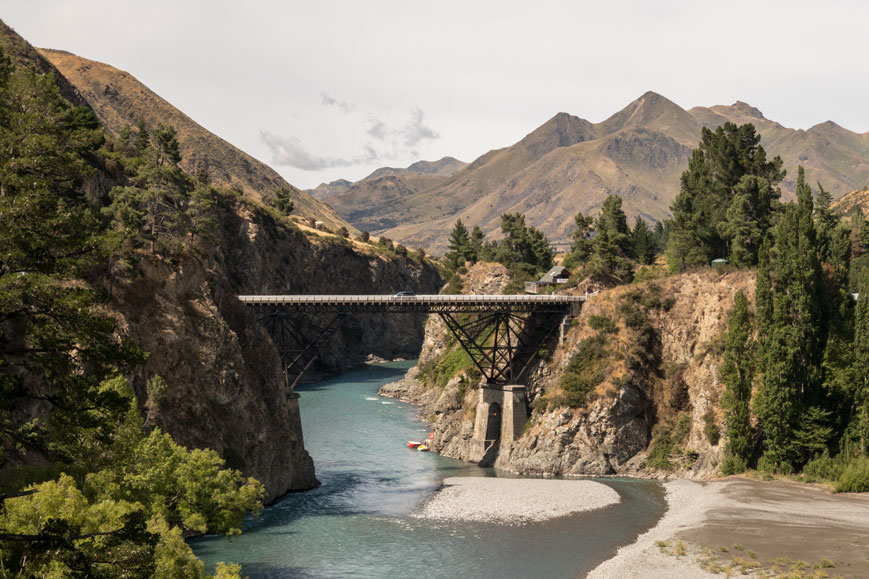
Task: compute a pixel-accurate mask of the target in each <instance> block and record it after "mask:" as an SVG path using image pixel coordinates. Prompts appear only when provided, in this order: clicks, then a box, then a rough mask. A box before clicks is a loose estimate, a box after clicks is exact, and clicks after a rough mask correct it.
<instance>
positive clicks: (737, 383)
mask: <svg viewBox="0 0 869 579" xmlns="http://www.w3.org/2000/svg"><path fill="white" fill-rule="evenodd" d="M752 331H753V329H752V323H751V317H750V314H749V311H748V300H747V299H746V297H745V294H744V293H742V290H740V291H738V292H737V293H736V297H735V298H734V302H733V311H732V312H731V314H730V320H729V321H728V326H727V343H726V346H725V349H724V363H723V364H722V366H721V381H722V382H723V383H724V395H723V397H722V399H721V406H722V407H723V408H724V409H725V424H726V432H727V444H726V446H725V449H724V452H725V458H724V463H723V465H722V472H723V473H724V474H734V473H736V472H741V471H743V470H745V467H746V465H747V464H748V461H749V460H750V458H751V452H752V445H751V424H750V420H749V419H750V417H749V414H750V412H749V408H750V402H751V386H752V381H753V379H754V341H753V339H752Z"/></svg>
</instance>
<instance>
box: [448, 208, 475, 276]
mask: <svg viewBox="0 0 869 579" xmlns="http://www.w3.org/2000/svg"><path fill="white" fill-rule="evenodd" d="M470 251H471V239H470V237H468V228H467V227H465V224H464V223H462V220H461V219H457V220H456V225H455V226H454V227H453V230H452V232H450V244H449V251H447V253H446V254H445V256H444V257H446V259H447V262H448V263H449V264H450V266H451V267H452V269H458V268H459V267H461V266H462V265H464V264H465V261H466V260H467V259H468V255H469V254H470Z"/></svg>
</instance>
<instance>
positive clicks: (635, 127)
mask: <svg viewBox="0 0 869 579" xmlns="http://www.w3.org/2000/svg"><path fill="white" fill-rule="evenodd" d="M727 121H731V122H734V123H737V124H743V123H749V122H750V123H753V124H754V125H755V126H756V127H757V128H758V131H759V132H760V133H761V135H762V141H761V143H762V145H763V146H764V148H765V149H766V150H767V153H768V154H769V155H770V156H773V155H780V156H781V157H782V160H783V161H784V165H785V168H786V169H787V171H788V177H787V178H786V179H785V181H784V182H783V183H782V189H783V193H784V196H785V197H786V198H788V197H792V195H793V190H794V186H795V182H794V180H795V177H796V173H797V166H798V165H802V166H803V167H805V169H806V176H807V178H808V180H809V182H810V183H812V184H814V183H815V182H818V181H820V182H821V184H823V185H824V187H825V188H826V189H827V190H828V191H830V192H831V193H832V194H833V196H834V197H840V196H842V195H844V194H845V193H847V192H848V191H852V190H854V189H856V188H858V187H862V186H863V185H865V184H866V182H869V134H857V133H854V132H851V131H848V130H847V129H844V128H842V127H840V126H838V125H836V124H835V123H832V122H826V123H821V124H819V125H817V126H815V127H812V128H810V129H808V130H794V129H789V128H787V127H784V126H782V125H780V124H779V123H776V122H774V121H771V120H768V119H766V118H765V117H764V116H763V114H762V113H761V112H760V111H759V110H758V109H756V108H754V107H751V106H749V105H748V104H746V103H742V102H737V103H735V104H733V105H731V106H714V107H709V108H707V107H696V108H693V109H690V110H687V111H686V110H684V109H682V108H681V107H680V106H678V105H677V104H675V103H673V102H671V101H670V100H668V99H666V98H664V97H662V96H661V95H658V94H655V93H653V92H647V93H646V94H644V95H642V96H641V97H640V98H638V99H637V100H635V101H634V102H632V103H630V104H629V105H628V106H627V107H625V108H624V109H622V110H621V111H619V112H617V113H616V114H614V115H612V116H611V117H610V118H608V119H606V120H605V121H603V122H601V123H597V124H593V123H590V122H588V121H586V120H584V119H581V118H579V117H575V116H572V115H568V114H566V113H559V114H557V115H555V116H554V117H553V118H552V119H550V120H549V121H547V122H546V123H544V124H543V125H542V126H540V127H539V128H537V129H536V130H534V131H533V132H531V133H530V134H529V135H527V136H526V137H525V138H523V139H522V140H521V141H519V142H518V143H515V144H514V145H511V146H509V147H506V148H503V149H497V150H493V151H490V152H488V153H486V154H485V155H483V156H481V157H480V158H479V159H477V160H476V161H474V162H473V163H471V164H470V165H469V166H467V167H465V168H464V169H462V170H460V171H459V172H457V173H456V174H455V175H454V176H452V177H450V178H448V179H444V180H443V181H442V182H441V183H434V184H432V183H421V184H420V186H418V187H416V186H413V185H411V184H410V183H408V182H407V181H403V182H402V183H401V187H399V189H400V191H396V190H395V189H394V188H392V187H385V186H383V184H377V185H376V186H375V184H373V183H369V184H366V186H365V187H366V189H365V194H364V195H363V194H357V195H354V194H352V192H353V189H354V187H356V185H355V184H354V185H353V186H351V187H349V188H347V189H345V190H344V191H343V192H342V193H341V194H340V195H337V196H335V197H332V198H331V199H330V202H331V203H333V205H334V206H335V207H336V209H337V210H338V211H339V213H341V214H342V215H343V216H344V217H346V218H348V219H349V220H350V221H351V223H353V224H354V225H357V226H360V227H363V228H367V229H371V230H372V231H375V232H377V233H384V234H385V235H387V236H388V237H390V238H393V239H397V240H400V241H402V242H403V243H405V244H409V245H422V246H426V247H427V248H428V249H430V250H431V251H434V252H436V253H439V252H442V251H444V249H445V247H446V242H447V238H448V235H449V231H450V229H451V228H452V225H453V223H454V222H455V220H456V219H458V218H461V219H462V221H464V222H465V223H466V224H468V225H480V227H482V228H483V230H484V231H485V232H487V233H496V232H497V231H498V229H499V225H500V215H501V214H502V213H505V212H517V211H518V212H521V213H524V214H525V215H526V216H527V218H528V221H529V222H530V223H531V224H532V225H534V226H536V227H539V228H541V229H542V230H543V231H544V232H545V233H546V234H547V235H548V236H549V237H550V239H552V240H553V241H567V239H568V237H569V235H570V233H571V231H572V229H573V216H574V215H575V214H576V213H577V211H582V212H584V213H595V212H596V211H597V210H598V209H599V208H600V206H601V204H602V202H603V200H604V199H605V198H606V196H607V195H609V194H617V195H620V196H621V197H622V198H623V199H624V209H625V212H626V213H627V214H628V215H629V216H630V217H636V216H643V217H645V218H647V219H652V220H661V219H664V218H666V217H668V216H669V207H670V204H671V203H672V201H673V199H674V198H675V196H676V195H677V194H678V191H679V177H680V175H681V173H682V171H683V170H684V169H685V167H686V166H687V163H688V158H689V156H690V151H691V149H692V148H694V147H696V146H697V143H698V142H699V140H700V133H701V129H702V128H703V127H704V126H708V127H715V126H718V125H720V124H722V123H724V122H727ZM360 193H361V192H360ZM496 234H497V233H496Z"/></svg>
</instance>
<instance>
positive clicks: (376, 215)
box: [309, 157, 468, 231]
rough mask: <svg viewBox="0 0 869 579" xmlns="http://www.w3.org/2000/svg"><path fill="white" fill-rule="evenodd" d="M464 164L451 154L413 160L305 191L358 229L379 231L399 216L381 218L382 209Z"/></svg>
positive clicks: (401, 201) (436, 183)
mask: <svg viewBox="0 0 869 579" xmlns="http://www.w3.org/2000/svg"><path fill="white" fill-rule="evenodd" d="M467 166H468V164H467V163H464V162H462V161H459V160H458V159H454V158H452V157H444V158H443V159H440V160H438V161H417V162H416V163H414V164H412V165H410V166H409V167H407V168H404V169H396V168H394V167H382V168H380V169H377V170H375V171H374V172H373V173H371V174H370V175H368V176H367V177H365V178H364V179H360V180H359V181H357V182H355V183H351V182H349V181H346V180H344V179H340V180H338V181H332V182H331V183H329V184H326V183H323V184H321V185H319V186H318V187H317V188H316V189H313V190H310V191H309V193H311V194H312V195H313V196H314V197H316V198H318V199H321V200H323V201H325V202H326V203H328V204H329V205H331V206H332V207H334V208H335V210H336V211H337V212H338V213H340V214H341V215H342V216H344V218H345V219H347V220H348V221H350V222H351V223H354V224H355V226H356V227H358V228H359V229H361V230H364V231H375V230H383V229H386V228H389V227H394V226H396V225H399V224H400V223H401V221H400V219H401V217H400V216H395V215H392V216H390V218H388V219H383V218H381V213H382V211H384V209H385V208H386V210H388V208H389V207H392V206H397V205H402V204H404V203H405V202H406V200H405V198H406V197H407V196H409V195H413V194H415V193H421V192H424V191H428V190H430V189H435V188H437V187H439V186H441V185H443V184H444V183H446V182H447V181H449V179H450V178H451V177H452V176H453V175H455V174H456V173H458V172H459V171H461V170H462V169H464V168H465V167H467Z"/></svg>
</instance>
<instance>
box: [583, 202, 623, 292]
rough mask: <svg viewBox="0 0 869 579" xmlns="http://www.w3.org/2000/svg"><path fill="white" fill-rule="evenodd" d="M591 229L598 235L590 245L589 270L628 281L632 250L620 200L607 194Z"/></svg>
mask: <svg viewBox="0 0 869 579" xmlns="http://www.w3.org/2000/svg"><path fill="white" fill-rule="evenodd" d="M594 228H595V231H596V232H597V235H596V236H595V238H594V240H593V243H592V247H593V249H594V253H593V255H592V258H591V261H590V267H591V271H592V272H594V273H598V274H603V275H611V276H615V277H617V278H619V279H621V280H622V281H624V282H629V281H631V278H632V277H633V265H632V264H631V261H630V257H631V254H632V253H633V248H632V247H631V232H630V229H628V220H627V217H626V216H625V212H624V211H622V198H621V197H619V196H618V195H609V196H608V197H607V198H606V199H605V200H604V202H603V207H602V208H601V212H600V215H599V216H598V218H597V221H595V226H594Z"/></svg>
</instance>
